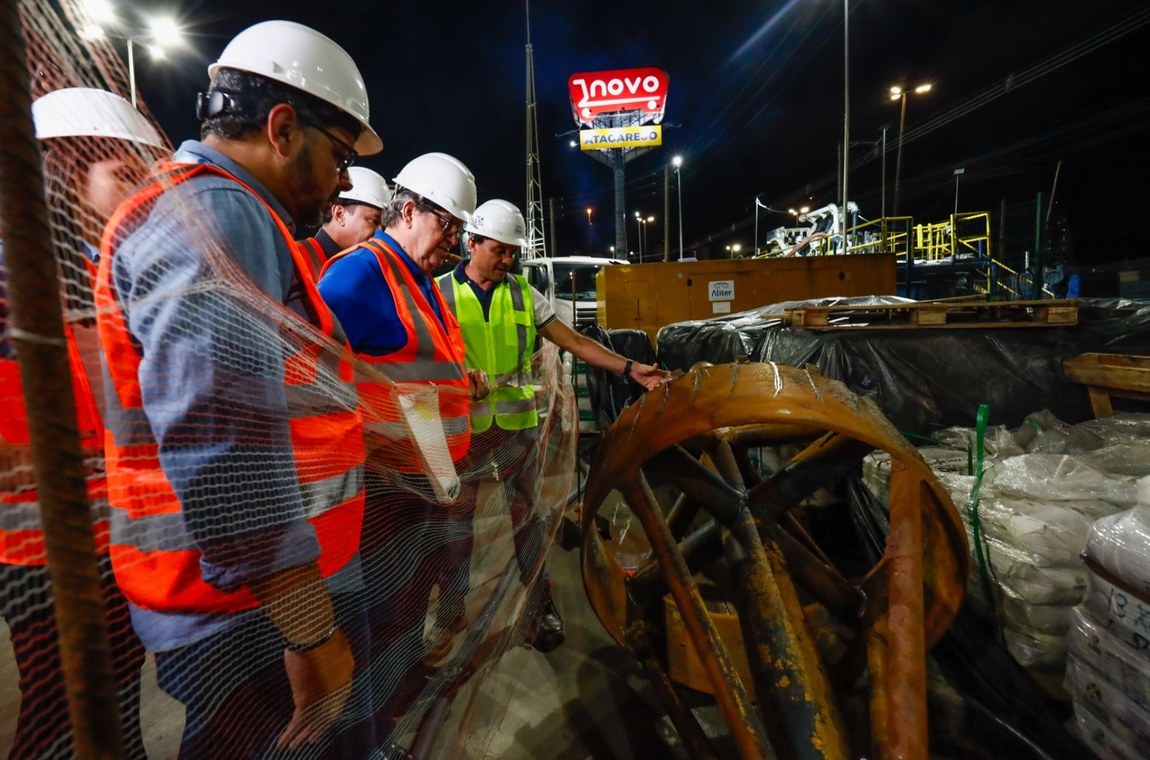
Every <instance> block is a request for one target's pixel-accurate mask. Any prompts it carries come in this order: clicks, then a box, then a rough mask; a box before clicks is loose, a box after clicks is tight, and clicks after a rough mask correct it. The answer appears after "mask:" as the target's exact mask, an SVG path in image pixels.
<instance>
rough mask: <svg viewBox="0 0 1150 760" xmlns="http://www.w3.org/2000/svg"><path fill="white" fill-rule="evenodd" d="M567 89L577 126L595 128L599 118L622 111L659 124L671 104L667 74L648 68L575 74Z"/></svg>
mask: <svg viewBox="0 0 1150 760" xmlns="http://www.w3.org/2000/svg"><path fill="white" fill-rule="evenodd" d="M567 89H568V91H569V92H570V94H571V111H572V113H573V114H574V115H575V123H577V124H582V125H583V126H586V127H592V126H594V121H595V117H596V116H599V115H600V114H605V113H618V112H620V111H637V112H639V113H640V115H641V116H642V117H643V118H642V120H643V121H651V122H654V123H656V124H658V123H659V122H661V121H662V120H663V109H664V108H665V107H666V103H667V73H666V72H664V71H660V70H659V69H654V68H649V67H648V68H641V69H614V70H611V71H593V72H588V73H583V74H572V75H571V77H570V78H569V79H568V80H567Z"/></svg>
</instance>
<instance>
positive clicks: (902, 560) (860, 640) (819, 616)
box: [581, 364, 968, 758]
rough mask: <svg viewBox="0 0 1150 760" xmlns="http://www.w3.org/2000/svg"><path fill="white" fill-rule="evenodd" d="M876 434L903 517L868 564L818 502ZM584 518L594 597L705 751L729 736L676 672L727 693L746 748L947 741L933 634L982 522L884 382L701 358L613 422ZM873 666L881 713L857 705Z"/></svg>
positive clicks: (917, 747) (874, 697)
mask: <svg viewBox="0 0 1150 760" xmlns="http://www.w3.org/2000/svg"><path fill="white" fill-rule="evenodd" d="M763 446H771V447H778V446H786V447H788V448H790V449H791V450H797V454H795V455H794V456H791V457H790V458H789V459H787V460H786V461H785V462H783V463H782V464H781V465H780V466H779V467H777V468H774V471H773V472H772V473H771V474H770V476H769V477H761V476H760V474H759V472H758V468H756V467H755V466H754V465H753V463H752V461H751V456H750V454H751V452H753V451H759V450H761V449H760V448H759V447H763ZM796 446H797V448H796ZM875 449H881V450H883V451H886V452H888V453H889V454H890V455H891V484H890V487H891V505H892V506H891V509H890V515H889V518H890V530H889V533H888V537H887V541H886V547H885V551H884V553H883V555H882V557H881V559H880V560H879V561H878V562H877V563H875V564H874V565H873V566H871V567H869V568H866V567H864V568H862V569H861V570H857V571H855V572H849V571H845V570H841V569H839V568H836V566H835V563H834V562H833V561H832V560H831V559H830V558H829V557H828V556H827V554H826V553H824V551H823V550H822V549H821V548H820V546H819V545H818V544H817V543H816V542H815V541H814V540H813V539H812V538H811V536H810V535H809V534H808V532H807V531H806V530H804V528H803V521H802V520H801V519H799V516H798V513H799V511H800V508H801V505H803V504H804V503H806V502H808V501H809V500H810V498H811V497H812V496H814V495H815V494H816V493H818V492H820V490H821V489H823V488H824V487H825V486H827V485H830V484H832V483H833V482H835V481H836V480H837V479H838V477H839V476H840V475H842V474H845V473H847V472H850V471H853V470H854V469H856V468H857V467H858V465H859V463H860V461H861V459H862V457H864V456H865V455H866V454H868V453H870V452H871V451H873V450H875ZM771 450H772V451H778V449H777V448H776V449H771ZM613 490H617V491H618V492H619V493H620V494H621V495H622V499H623V500H624V501H623V502H620V501H619V500H618V497H612V499H609V496H610V495H611V493H612V491H613ZM608 512H610V514H607V513H608ZM623 515H625V517H624V516H623ZM631 518H634V522H635V523H637V525H636V526H635V527H636V528H641V530H627V529H626V528H627V525H628V521H630V520H631ZM836 519H837V518H836ZM605 525H606V526H607V527H606V529H605V528H604V526H605ZM842 525H843V530H844V531H849V523H848V520H847V516H846V515H845V513H844V514H843V516H842ZM582 529H583V530H582V536H583V538H582V541H583V544H582V556H581V562H582V573H583V583H584V586H585V588H586V591H587V595H588V597H589V599H590V601H591V604H592V606H593V607H594V609H595V612H596V614H597V615H598V617H599V619H600V620H601V621H602V623H603V625H604V626H605V627H606V628H607V630H608V631H609V632H610V633H611V635H612V636H614V638H615V639H616V640H617V641H618V642H619V643H620V644H621V645H623V646H624V647H626V648H627V649H629V650H630V651H631V652H632V653H633V654H634V655H635V656H636V657H637V658H638V659H639V660H640V662H641V663H642V664H643V666H644V668H645V669H646V670H647V672H648V674H649V675H650V676H651V677H652V679H653V681H654V683H655V685H656V687H657V688H658V689H659V691H660V693H661V694H662V695H663V697H664V699H665V701H666V703H667V706H668V709H669V712H670V717H671V719H672V721H673V722H674V723H675V725H676V728H677V729H678V731H679V733H680V736H681V737H682V739H683V741H684V742H685V744H686V745H687V747H688V748H689V749H690V750H691V752H692V753H693V754H694V755H695V756H698V757H710V756H714V755H715V754H716V750H715V748H714V746H713V745H712V744H711V742H710V741H709V740H708V739H707V737H706V735H705V732H704V731H703V729H702V727H701V726H700V725H699V723H698V721H697V720H696V718H695V716H694V714H693V713H692V711H691V710H690V709H689V708H688V707H687V705H686V704H685V702H684V701H683V700H682V698H681V695H680V691H679V689H678V688H677V687H676V685H675V682H676V681H679V682H683V681H686V682H688V685H692V686H694V687H695V688H697V689H702V690H704V691H709V692H710V693H712V694H713V695H714V697H715V701H716V703H717V705H718V708H719V710H720V711H721V713H722V715H723V717H724V719H725V721H726V723H727V726H728V728H729V734H730V737H731V741H733V742H734V744H735V746H736V748H737V751H738V753H739V755H740V756H741V757H745V758H750V757H769V756H779V757H848V756H852V755H853V756H858V755H859V754H866V755H867V756H872V757H874V756H877V757H906V758H925V757H926V756H927V716H926V651H927V649H928V648H929V647H930V646H932V645H933V644H934V642H935V641H937V639H938V638H939V637H940V636H941V635H942V634H943V632H944V631H945V630H946V628H947V626H948V625H949V624H950V621H951V620H952V619H953V617H954V615H955V613H956V612H957V609H958V606H959V603H960V602H961V599H962V594H963V589H964V584H965V581H966V575H967V572H968V554H967V545H966V534H965V532H964V531H963V527H962V523H961V522H960V520H959V517H958V514H957V512H956V511H955V509H954V506H953V504H952V503H951V501H950V499H949V497H948V496H947V494H946V492H945V491H944V490H943V489H942V487H941V486H940V485H939V483H938V481H937V480H936V479H935V477H934V475H933V474H932V473H931V471H930V468H929V467H928V466H927V465H926V463H925V462H923V460H922V458H921V457H920V456H919V455H918V453H917V452H916V451H915V449H914V448H913V447H912V446H910V445H909V444H908V443H907V442H906V440H905V439H904V438H903V437H902V436H901V435H900V434H899V433H898V431H897V430H895V429H894V427H893V426H892V425H891V424H890V423H889V422H888V421H887V419H886V418H885V417H884V416H883V415H882V413H881V412H880V411H879V410H878V408H877V407H876V406H875V405H874V404H873V403H872V402H871V401H870V400H868V399H864V398H862V397H860V396H857V395H855V394H853V393H851V392H850V391H849V390H847V389H846V387H845V386H843V385H842V384H841V383H839V382H837V381H833V380H829V379H827V378H825V377H822V376H821V375H820V374H818V373H817V372H816V371H814V370H800V369H796V368H793V367H785V366H777V365H774V364H731V365H721V366H704V367H699V368H696V369H693V370H691V371H690V372H688V373H686V374H685V375H683V376H682V377H680V378H678V379H676V380H674V381H673V382H670V383H668V384H666V385H665V386H663V387H662V388H660V389H658V390H656V391H654V392H652V393H649V394H648V395H647V396H645V397H644V398H643V399H642V400H641V401H640V402H639V403H636V404H634V405H632V406H631V407H630V408H628V409H627V410H626V411H625V412H624V414H623V415H622V416H621V417H620V418H619V420H618V421H616V423H615V424H614V425H612V426H611V427H610V428H609V429H608V430H607V431H606V432H605V433H604V435H603V439H602V442H601V444H600V446H599V449H598V451H597V453H596V456H595V459H594V461H593V463H592V467H591V473H590V477H589V482H588V487H587V493H586V498H585V501H584V512H583V516H582ZM724 605H730V607H731V608H733V614H725V613H724V612H723V606H724ZM727 623H729V624H730V625H729V626H728V625H727ZM679 631H681V632H682V634H683V636H682V638H683V639H685V641H683V642H681V641H678V640H677V639H676V636H675V635H674V634H675V633H676V632H679ZM680 649H682V650H683V651H682V652H680V651H679V650H680ZM687 655H689V657H690V658H691V661H692V663H695V665H692V666H690V667H686V668H684V667H683V665H682V659H683V657H684V656H687ZM691 672H696V673H697V674H698V678H697V679H695V682H693V683H692V682H691V681H692V679H691ZM863 676H865V678H864V677H863ZM860 682H861V683H862V684H864V688H863V692H864V696H865V704H866V705H867V707H866V709H864V710H862V713H863V714H864V718H865V716H866V715H867V714H868V713H869V721H866V720H865V719H864V721H863V722H864V724H867V723H869V725H865V726H864V730H862V731H860V730H859V729H857V728H856V727H855V726H854V725H853V723H851V724H850V725H847V723H846V722H844V719H843V717H842V714H843V711H842V710H841V709H840V705H841V702H842V700H843V699H844V692H847V691H849V690H851V689H852V688H853V689H855V690H856V691H857V690H858V684H859V683H860ZM756 695H757V699H756ZM860 744H861V745H863V746H861V747H860V746H859V745H860ZM872 753H873V754H872Z"/></svg>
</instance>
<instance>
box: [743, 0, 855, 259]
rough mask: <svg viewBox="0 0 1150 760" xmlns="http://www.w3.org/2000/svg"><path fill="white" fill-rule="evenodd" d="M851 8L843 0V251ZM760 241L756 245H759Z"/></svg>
mask: <svg viewBox="0 0 1150 760" xmlns="http://www.w3.org/2000/svg"><path fill="white" fill-rule="evenodd" d="M850 53H851V9H850V0H843V229H842V233H843V253H846V252H847V221H848V219H849V214H848V213H847V201H848V199H849V198H850V196H849V195H848V194H847V174H848V173H849V172H850V152H851V147H850V146H851V55H850ZM758 244H759V243H758V241H757V240H756V241H755V245H756V246H758Z"/></svg>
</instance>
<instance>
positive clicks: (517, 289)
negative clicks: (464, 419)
mask: <svg viewBox="0 0 1150 760" xmlns="http://www.w3.org/2000/svg"><path fill="white" fill-rule="evenodd" d="M439 285H440V288H441V289H442V290H443V293H444V299H446V301H447V303H448V305H449V306H450V307H451V310H452V311H453V312H454V313H455V316H456V317H457V318H458V319H459V325H460V327H461V328H462V329H463V342H464V343H465V344H466V346H467V366H468V367H472V368H475V369H481V370H483V371H484V372H486V373H487V377H488V380H489V381H490V384H491V391H490V392H489V393H488V394H487V397H486V398H483V399H478V400H472V402H471V429H472V430H473V431H475V432H476V433H482V432H483V431H485V430H487V429H489V428H490V427H491V423H492V421H494V422H495V424H496V425H498V426H499V427H500V428H502V429H504V430H527V429H530V428H533V427H535V426H536V425H538V424H539V415H538V413H537V412H536V411H535V387H534V385H533V384H532V378H531V352H532V350H533V349H534V347H535V310H534V303H533V302H532V298H533V296H532V295H531V287H530V286H529V285H528V284H527V280H525V279H524V278H522V277H520V276H518V275H514V274H508V275H507V277H506V279H504V280H503V282H501V283H497V284H496V285H494V288H495V291H494V292H493V293H492V294H491V308H490V310H489V312H488V316H487V318H486V319H485V318H484V316H483V304H482V303H480V301H479V296H477V295H476V294H475V291H474V290H472V289H471V286H470V285H468V284H467V283H465V282H463V283H461V282H459V281H458V280H456V279H455V274H454V273H453V272H448V273H447V274H445V275H443V276H441V277H440V278H439Z"/></svg>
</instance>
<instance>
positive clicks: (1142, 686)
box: [1066, 605, 1150, 710]
mask: <svg viewBox="0 0 1150 760" xmlns="http://www.w3.org/2000/svg"><path fill="white" fill-rule="evenodd" d="M1101 620H1107V618H1097V617H1095V616H1094V613H1093V611H1092V610H1090V609H1089V608H1088V607H1087V606H1086V605H1079V606H1077V607H1075V608H1074V609H1073V610H1072V611H1071V613H1070V630H1069V631H1068V633H1067V635H1066V647H1067V651H1068V652H1070V653H1071V654H1073V655H1074V656H1075V657H1077V658H1078V659H1079V660H1081V661H1082V662H1085V663H1087V664H1088V665H1090V667H1092V668H1093V669H1094V670H1096V671H1098V672H1099V673H1101V674H1102V675H1103V676H1105V678H1106V680H1108V681H1109V682H1110V683H1111V684H1113V685H1114V686H1115V687H1117V688H1118V689H1119V690H1120V691H1121V692H1122V693H1123V694H1125V695H1126V697H1127V698H1129V699H1131V700H1133V701H1134V702H1136V703H1138V704H1139V705H1141V706H1142V707H1143V708H1145V709H1147V710H1150V655H1148V652H1147V650H1146V648H1145V647H1146V644H1145V642H1144V643H1143V645H1142V648H1140V649H1139V648H1135V647H1133V646H1130V645H1129V643H1128V642H1125V641H1123V639H1122V637H1121V636H1120V635H1118V634H1117V632H1115V630H1114V627H1113V626H1112V625H1108V624H1107V623H1106V622H1100V621H1101Z"/></svg>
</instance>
